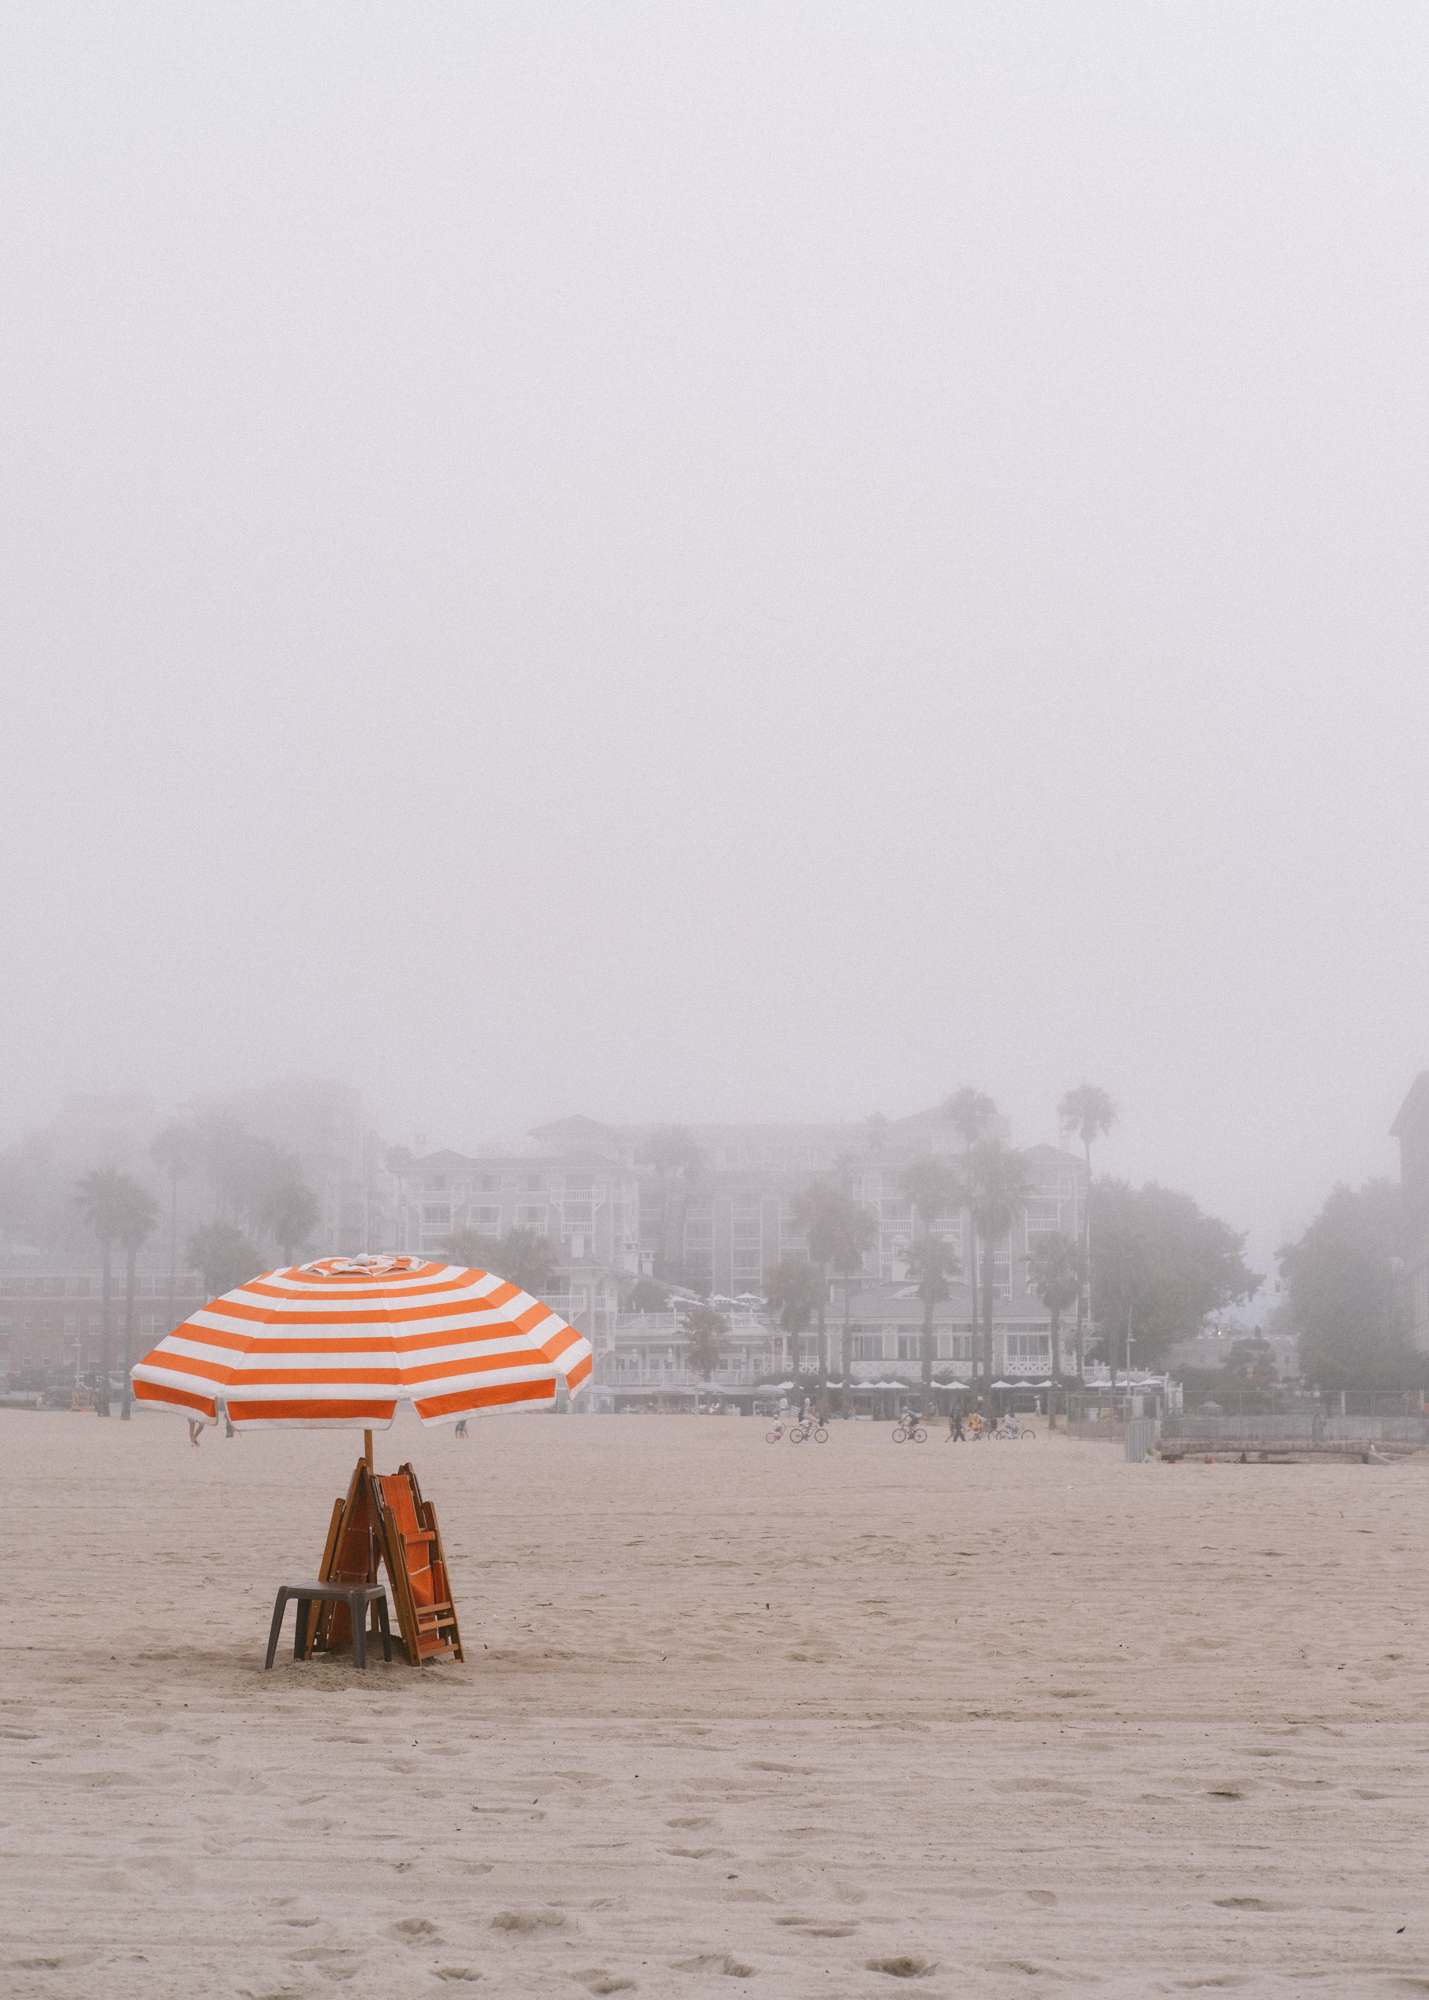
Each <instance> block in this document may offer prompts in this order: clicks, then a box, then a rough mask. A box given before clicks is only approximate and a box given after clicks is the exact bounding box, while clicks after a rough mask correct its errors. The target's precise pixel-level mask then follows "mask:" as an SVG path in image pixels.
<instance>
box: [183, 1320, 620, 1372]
mask: <svg viewBox="0 0 1429 2000" xmlns="http://www.w3.org/2000/svg"><path fill="white" fill-rule="evenodd" d="M174 1332H175V1333H176V1334H178V1335H179V1336H180V1338H182V1339H184V1340H191V1341H192V1342H193V1343H194V1345H195V1346H196V1347H218V1348H222V1349H224V1350H225V1351H226V1352H228V1353H233V1354H254V1355H263V1354H313V1353H321V1352H322V1351H323V1349H324V1348H328V1349H331V1351H332V1352H333V1353H335V1354H387V1355H392V1354H422V1353H426V1352H429V1351H430V1350H431V1349H433V1348H439V1347H455V1346H458V1345H470V1346H478V1345H483V1344H488V1343H490V1342H493V1341H498V1340H501V1341H505V1342H506V1343H507V1344H508V1345H509V1346H510V1347H512V1348H513V1350H514V1349H516V1348H517V1345H518V1343H521V1342H523V1336H522V1335H521V1334H520V1333H519V1332H518V1330H517V1326H516V1322H515V1321H514V1320H509V1319H503V1320H498V1321H497V1322H496V1323H495V1324H494V1325H491V1324H484V1325H480V1326H470V1327H466V1326H456V1327H440V1328H438V1329H436V1330H435V1331H434V1332H432V1333H394V1334H392V1335H391V1336H390V1337H389V1338H387V1339H383V1338H382V1337H381V1336H380V1335H372V1334H354V1335H351V1336H349V1335H348V1334H347V1333H346V1331H345V1329H343V1330H340V1331H339V1333H338V1336H337V1337H336V1338H334V1339H332V1340H329V1341H322V1340H313V1339H311V1338H308V1339H305V1340H281V1339H277V1338H274V1337H270V1336H269V1335H268V1334H266V1333H259V1332H254V1333H221V1332H219V1331H218V1330H217V1329H215V1328H214V1327H210V1326H190V1325H187V1324H185V1325H184V1326H181V1327H177V1326H176V1327H175V1328H174ZM165 1338H168V1336H167V1335H166V1336H165ZM553 1338H554V1336H553ZM575 1338H576V1339H577V1340H579V1339H580V1338H581V1336H580V1335H579V1334H576V1335H575ZM550 1344H551V1343H550V1342H540V1343H538V1346H540V1347H543V1348H544V1347H547V1346H549V1345H550ZM523 1351H524V1349H523ZM155 1356H157V1357H158V1363H159V1365H161V1366H170V1367H181V1366H182V1365H183V1356H182V1355H180V1354H177V1353H175V1351H174V1350H173V1349H172V1348H166V1347H156V1348H154V1349H153V1350H152V1351H151V1353H150V1354H146V1355H145V1356H144V1359H145V1360H146V1361H148V1360H150V1359H152V1358H154V1357H155Z"/></svg>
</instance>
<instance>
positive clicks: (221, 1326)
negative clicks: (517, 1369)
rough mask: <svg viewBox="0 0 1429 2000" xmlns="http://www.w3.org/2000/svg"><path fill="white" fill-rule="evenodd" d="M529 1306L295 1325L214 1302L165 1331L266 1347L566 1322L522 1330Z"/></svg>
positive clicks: (541, 1332)
mask: <svg viewBox="0 0 1429 2000" xmlns="http://www.w3.org/2000/svg"><path fill="white" fill-rule="evenodd" d="M524 1310H526V1308H521V1309H519V1310H518V1309H517V1306H516V1301H515V1300H514V1299H513V1300H512V1301H511V1303H510V1304H509V1305H506V1306H482V1305H480V1304H479V1303H478V1304H472V1305H469V1306H468V1307H467V1309H466V1311H464V1312H451V1313H436V1314H433V1315H432V1316H431V1317H430V1318H427V1319H402V1320H393V1319H387V1318H377V1319H372V1320H353V1319H351V1318H348V1319H339V1318H338V1317H337V1316H336V1315H334V1317H333V1320H332V1323H331V1325H322V1326H294V1325H293V1324H292V1322H291V1321H289V1320H281V1319H271V1320H264V1321H261V1322H260V1321H258V1320H251V1319H238V1318H236V1317H230V1316H229V1315H228V1314H227V1313H225V1312H224V1311H223V1310H222V1308H221V1306H219V1305H213V1306H203V1307H201V1308H200V1310H199V1311H198V1312H195V1313H190V1314H189V1316H188V1318H187V1319H186V1320H184V1321H182V1322H181V1323H180V1324H179V1325H178V1326H176V1327H174V1328H173V1330H172V1332H171V1333H167V1334H165V1336H164V1338H165V1339H166V1340H170V1339H172V1338H173V1337H174V1335H175V1334H181V1333H182V1332H183V1330H184V1328H185V1327H186V1326H207V1327H212V1328H213V1330H214V1332H215V1333H229V1334H233V1335H235V1336H236V1337H238V1338H239V1339H241V1340H243V1341H244V1342H249V1341H251V1342H253V1343H254V1345H256V1346H261V1345H262V1344H263V1342H264V1341H267V1340H292V1339H295V1338H296V1339H299V1340H307V1339H311V1340H313V1341H314V1342H315V1343H321V1344H322V1345H326V1344H327V1343H328V1342H329V1341H334V1340H385V1339H388V1338H392V1339H397V1340H401V1339H404V1338H406V1337H407V1336H408V1335H414V1334H424V1333H460V1332H461V1331H463V1329H465V1328H468V1327H469V1328H471V1329H473V1330H475V1331H479V1330H481V1329H482V1328H489V1329H490V1330H491V1331H492V1332H496V1331H498V1330H499V1329H500V1328H502V1327H506V1326H510V1327H511V1333H512V1338H513V1339H521V1340H526V1339H535V1338H538V1337H539V1338H540V1339H542V1340H549V1339H550V1338H551V1336H552V1335H553V1334H556V1333H559V1332H561V1331H562V1329H563V1328H564V1327H565V1326H566V1324H567V1322H566V1321H565V1320H563V1319H562V1318H561V1316H560V1314H559V1313H553V1312H548V1313H547V1315H546V1317H545V1318H544V1319H540V1320H537V1321H536V1323H535V1325H534V1326H531V1327H529V1328H527V1329H526V1330H525V1331H524V1332H522V1331H521V1330H520V1329H518V1328H517V1327H516V1326H515V1324H514V1322H515V1321H516V1320H517V1319H519V1318H521V1316H522V1312H523V1311H524Z"/></svg>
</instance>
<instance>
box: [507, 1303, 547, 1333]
mask: <svg viewBox="0 0 1429 2000" xmlns="http://www.w3.org/2000/svg"><path fill="white" fill-rule="evenodd" d="M555 1317H556V1315H555V1314H554V1313H553V1312H552V1311H551V1308H550V1307H549V1306H543V1305H542V1303H541V1301H540V1300H539V1299H533V1300H532V1302H531V1304H530V1305H529V1306H527V1308H526V1310H525V1312H523V1313H518V1314H517V1316H516V1318H515V1320H514V1321H513V1322H512V1323H513V1325H514V1326H515V1327H516V1330H517V1332H518V1333H529V1332H530V1331H531V1329H532V1327H533V1326H540V1325H541V1323H542V1321H543V1320H548V1319H554V1318H555Z"/></svg>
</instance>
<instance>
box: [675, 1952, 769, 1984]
mask: <svg viewBox="0 0 1429 2000" xmlns="http://www.w3.org/2000/svg"><path fill="white" fill-rule="evenodd" d="M670 1967H671V1970H672V1971H674V1972H722V1973H724V1974H725V1975H726V1977H727V1978H730V1979H752V1978H753V1977H754V1967H753V1966H752V1965H746V1964H745V1962H744V1960H743V1959H742V1958H731V1957H730V1955H729V1953H728V1952H727V1951H702V1952H700V1953H699V1954H698V1955H697V1956H696V1957H694V1958H673V1959H671V1961H670Z"/></svg>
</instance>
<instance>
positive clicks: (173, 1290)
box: [169, 1174, 179, 1327]
mask: <svg viewBox="0 0 1429 2000" xmlns="http://www.w3.org/2000/svg"><path fill="white" fill-rule="evenodd" d="M178 1294H179V1177H178V1175H177V1174H171V1175H170V1176H169V1325H170V1326H171V1327H172V1326H173V1324H174V1322H175V1320H176V1319H177V1318H178V1304H179V1298H178Z"/></svg>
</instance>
